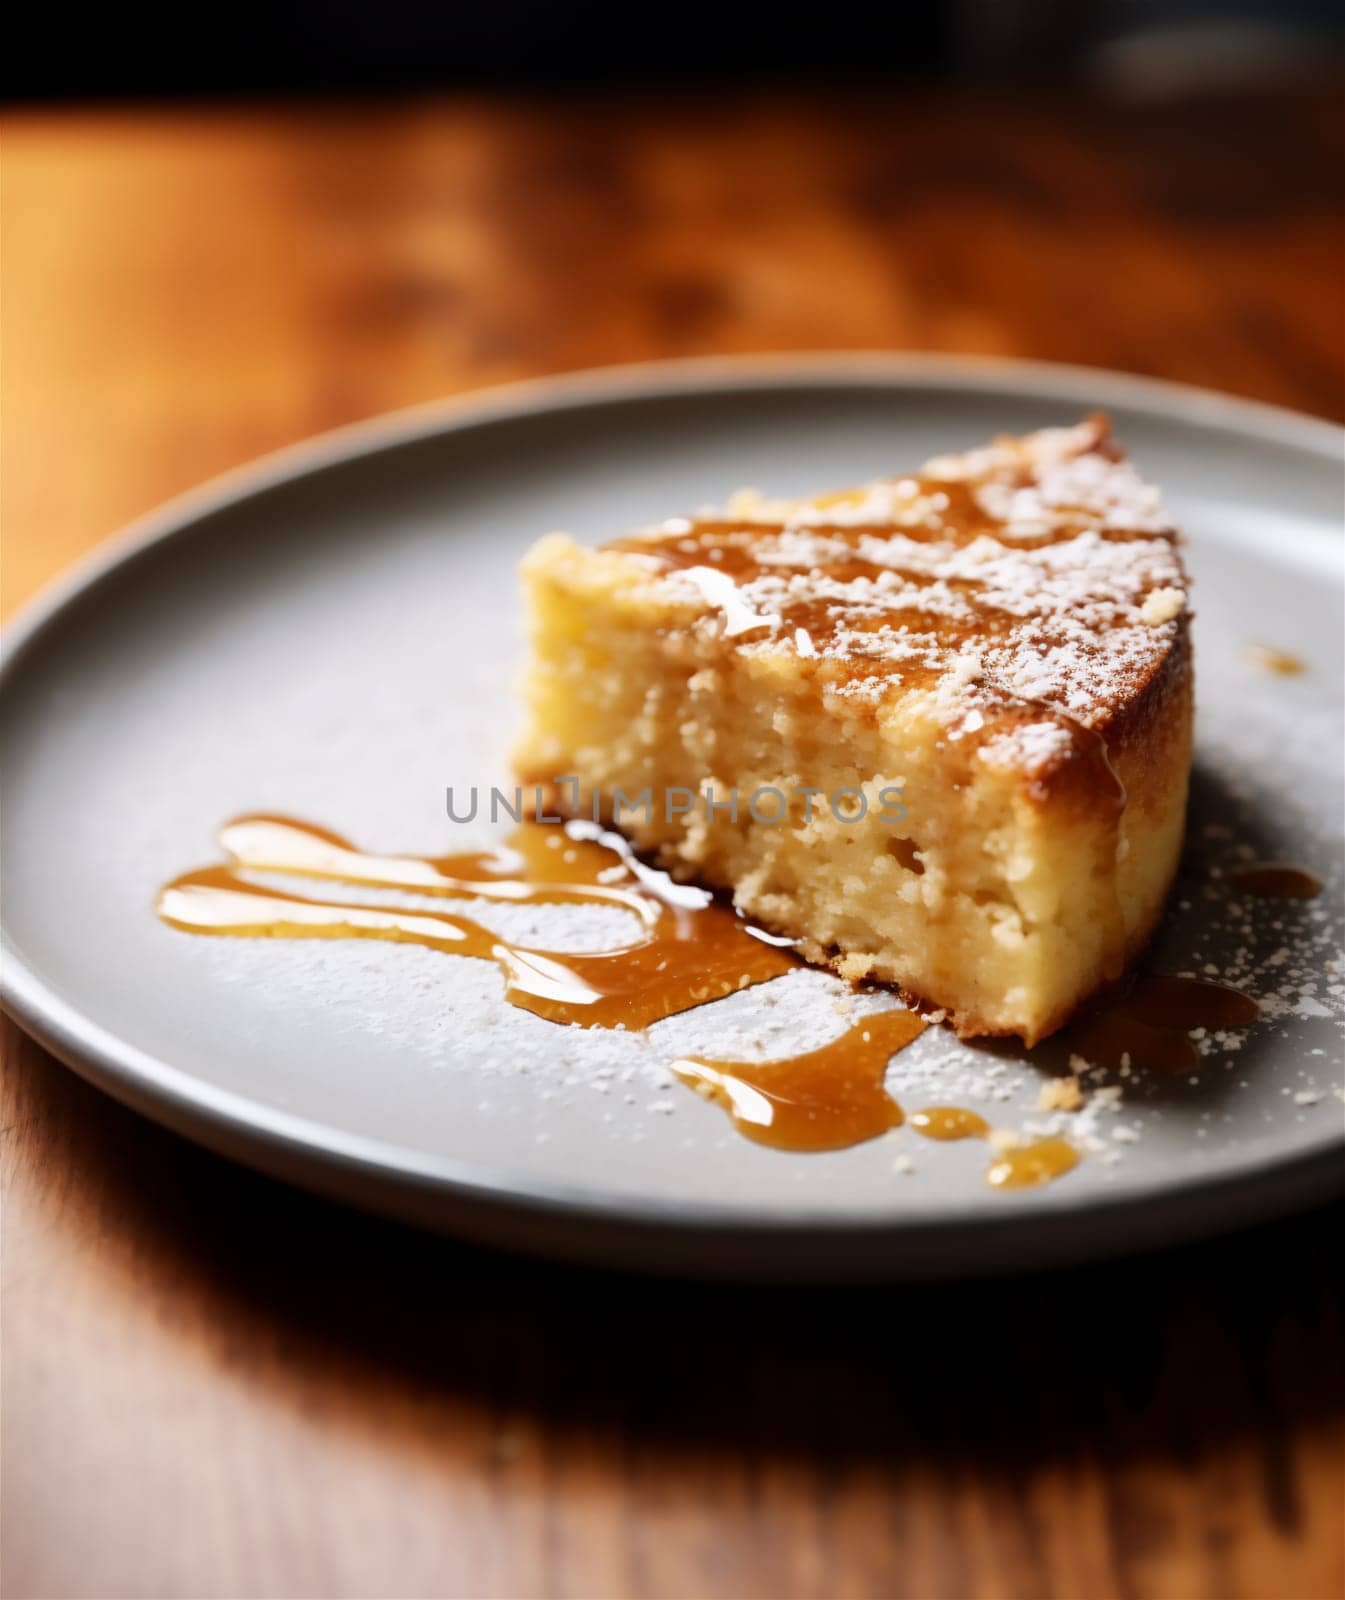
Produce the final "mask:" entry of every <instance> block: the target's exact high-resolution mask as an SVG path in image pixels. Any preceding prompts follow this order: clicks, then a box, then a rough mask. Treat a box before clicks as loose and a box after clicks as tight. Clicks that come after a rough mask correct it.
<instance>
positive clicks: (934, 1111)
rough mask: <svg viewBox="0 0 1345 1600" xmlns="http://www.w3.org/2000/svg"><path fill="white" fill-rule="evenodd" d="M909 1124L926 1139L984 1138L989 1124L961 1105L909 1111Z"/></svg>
mask: <svg viewBox="0 0 1345 1600" xmlns="http://www.w3.org/2000/svg"><path fill="white" fill-rule="evenodd" d="M911 1126H912V1127H913V1128H914V1129H915V1131H916V1132H917V1133H919V1134H923V1135H924V1137H925V1138H926V1139H938V1140H940V1141H947V1140H949V1139H984V1138H985V1136H986V1135H987V1134H988V1133H989V1132H990V1124H989V1123H988V1122H987V1121H986V1120H985V1118H984V1117H982V1116H979V1115H978V1114H977V1113H976V1112H975V1111H965V1110H963V1108H962V1107H961V1106H928V1107H927V1108H926V1109H925V1110H924V1111H913V1112H912V1113H911Z"/></svg>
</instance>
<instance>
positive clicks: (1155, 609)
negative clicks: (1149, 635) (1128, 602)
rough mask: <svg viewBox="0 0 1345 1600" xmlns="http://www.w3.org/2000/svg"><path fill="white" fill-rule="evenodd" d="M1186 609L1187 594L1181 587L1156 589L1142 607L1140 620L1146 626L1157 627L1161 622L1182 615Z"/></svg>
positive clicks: (1169, 620)
mask: <svg viewBox="0 0 1345 1600" xmlns="http://www.w3.org/2000/svg"><path fill="white" fill-rule="evenodd" d="M1185 609H1186V596H1185V595H1184V594H1183V593H1182V591H1181V590H1180V589H1173V588H1171V587H1165V588H1162V589H1155V590H1153V592H1152V593H1151V594H1149V595H1148V596H1147V597H1146V599H1145V601H1144V604H1143V605H1142V606H1141V607H1140V621H1141V622H1142V623H1144V624H1145V626H1146V627H1149V628H1157V627H1158V626H1159V625H1160V624H1161V623H1164V622H1171V621H1172V619H1173V618H1174V617H1179V616H1181V614H1182V612H1183V611H1185Z"/></svg>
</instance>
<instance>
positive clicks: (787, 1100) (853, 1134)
mask: <svg viewBox="0 0 1345 1600" xmlns="http://www.w3.org/2000/svg"><path fill="white" fill-rule="evenodd" d="M927 1026H928V1024H926V1022H925V1021H924V1019H923V1018H921V1017H920V1016H918V1015H917V1014H916V1013H915V1012H913V1011H876V1012H873V1013H871V1014H870V1015H868V1016H866V1017H863V1018H861V1019H860V1020H859V1021H858V1022H856V1023H854V1024H853V1025H852V1026H851V1027H850V1028H848V1029H847V1030H846V1031H845V1032H844V1033H843V1034H841V1035H840V1037H839V1038H836V1039H833V1040H832V1041H831V1043H830V1044H826V1045H823V1046H822V1048H821V1049H820V1050H810V1051H808V1053H807V1054H806V1055H799V1056H792V1057H788V1058H786V1059H783V1060H776V1061H715V1060H707V1059H705V1058H703V1057H700V1056H684V1057H682V1058H681V1059H680V1060H677V1061H674V1062H673V1063H672V1070H673V1071H674V1072H675V1073H676V1074H677V1076H678V1077H679V1078H680V1079H681V1080H682V1082H683V1083H685V1084H688V1085H690V1087H691V1088H693V1089H694V1090H695V1091H696V1092H697V1094H700V1095H702V1096H704V1098H705V1099H707V1100H711V1101H713V1102H714V1103H715V1104H716V1105H719V1106H721V1107H723V1109H724V1110H725V1111H727V1112H728V1114H729V1120H730V1121H731V1122H732V1123H733V1126H734V1127H735V1128H736V1129H737V1130H738V1132H739V1133H741V1134H743V1135H744V1136H745V1137H746V1138H748V1139H751V1140H753V1141H754V1142H755V1143H757V1144H765V1145H771V1146H772V1147H773V1148H775V1149H777V1150H841V1149H844V1148H845V1147H847V1146H848V1145H852V1144H861V1143H863V1142H864V1141H865V1140H866V1139H876V1138H878V1137H879V1136H880V1135H881V1134H884V1133H886V1132H887V1131H888V1130H889V1129H890V1128H897V1127H900V1126H901V1124H902V1122H903V1121H904V1120H905V1117H904V1114H903V1112H902V1109H901V1107H900V1106H899V1105H898V1104H897V1102H896V1101H895V1100H894V1099H893V1098H892V1096H891V1095H890V1094H889V1093H888V1092H887V1089H886V1087H885V1086H884V1077H885V1075H886V1072H887V1064H888V1062H889V1060H890V1059H891V1057H892V1056H893V1055H894V1054H895V1053H896V1052H897V1051H898V1050H901V1049H904V1048H905V1047H906V1045H908V1044H910V1042H911V1041H912V1040H913V1039H915V1038H917V1037H918V1036H919V1035H920V1034H921V1033H923V1032H924V1030H925V1028H926V1027H927ZM910 1124H911V1127H912V1128H913V1129H914V1130H915V1132H916V1133H919V1134H923V1136H924V1137H925V1138H926V1139H937V1140H940V1141H947V1140H952V1139H988V1138H989V1137H990V1134H991V1128H990V1124H989V1123H988V1122H987V1121H986V1120H985V1118H984V1117H982V1116H980V1115H979V1114H978V1113H977V1112H975V1111H968V1110H964V1109H963V1108H962V1107H961V1106H931V1107H929V1108H928V1109H926V1110H924V1111H916V1112H913V1113H912V1115H911V1119H910ZM1078 1161H1079V1153H1078V1151H1077V1150H1076V1149H1075V1148H1074V1146H1073V1145H1071V1144H1069V1143H1068V1142H1067V1141H1066V1140H1064V1139H1059V1138H1049V1139H1037V1140H1033V1141H1030V1142H1028V1143H1025V1144H1022V1145H1015V1146H1012V1147H1011V1148H1009V1149H1007V1150H1005V1151H1002V1152H1001V1153H1000V1154H999V1155H997V1156H996V1158H995V1160H994V1161H992V1163H991V1165H990V1167H989V1169H988V1171H987V1172H986V1182H987V1183H988V1184H989V1185H990V1186H991V1188H994V1189H1027V1188H1031V1187H1034V1186H1035V1185H1036V1184H1039V1183H1047V1182H1049V1181H1050V1180H1051V1179H1053V1178H1058V1177H1062V1176H1063V1175H1064V1174H1065V1173H1066V1172H1069V1171H1070V1170H1071V1169H1072V1168H1073V1167H1075V1166H1076V1165H1077V1164H1078Z"/></svg>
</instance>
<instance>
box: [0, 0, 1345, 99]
mask: <svg viewBox="0 0 1345 1600" xmlns="http://www.w3.org/2000/svg"><path fill="white" fill-rule="evenodd" d="M1342 18H1345V8H1342V7H1341V6H1340V5H1339V4H1338V3H1337V0H942V3H940V0H928V3H924V4H906V5H896V6H890V7H882V8H878V7H872V8H870V7H867V6H866V7H862V8H861V7H859V6H856V5H853V4H852V5H848V6H829V7H818V6H813V7H808V8H799V9H794V8H786V7H781V8H778V9H777V8H770V9H768V8H765V7H759V6H746V5H732V4H719V5H712V4H705V3H682V4H679V5H676V6H642V7H624V8H617V7H608V6H592V5H591V6H582V5H581V6H557V5H535V4H520V3H518V0H483V3H479V4H474V5H460V4H438V5H436V4H432V3H425V0H382V3H379V4H356V3H353V0H327V3H325V4H323V3H318V0H273V3H270V4H259V3H256V0H249V3H244V4H237V5H233V6H230V7H228V8H227V9H206V10H204V11H198V10H194V9H191V10H187V9H183V10H179V11H177V12H170V11H168V10H160V9H159V8H158V7H153V8H151V7H148V6H141V7H139V8H132V9H131V10H129V11H128V10H126V9H124V8H120V7H113V6H101V7H97V8H94V7H87V8H82V14H81V8H77V9H76V11H75V12H74V13H73V14H72V13H71V11H69V10H68V9H67V8H64V7H55V6H52V7H46V8H42V7H37V8H26V10H25V15H24V19H23V22H24V26H23V42H22V44H21V45H18V46H16V45H15V44H14V43H11V46H10V48H9V49H8V50H7V51H6V52H5V62H4V66H3V69H0V70H2V72H3V77H2V78H0V88H2V92H3V93H4V95H5V97H6V98H7V99H9V100H11V101H32V100H52V99H90V98H97V99H107V98H122V97H133V98H144V97H158V96H181V95H201V94H207V95H250V94H273V93H277V92H296V91H297V92H309V93H323V92H331V91H343V92H351V91H355V92H358V91H364V90H367V91H379V90H387V89H395V88H407V89H415V88H437V87H449V88H451V87H459V86H474V85H480V86H498V85H513V84H519V85H545V86H569V85H573V86H575V87H576V88H582V89H589V90H591V89H593V88H597V87H601V86H603V85H605V84H617V83H619V84H621V85H622V86H628V85H631V84H640V83H648V84H664V83H670V82H672V83H680V82H687V81H693V82H700V83H706V84H714V83H715V82H717V81H723V80H725V79H733V80H738V81H741V80H744V79H746V80H755V81H780V80H786V81H792V82H798V83H805V82H807V81H809V80H811V79H814V78H817V77H819V76H825V77H828V78H832V79H837V78H853V79H856V80H864V79H887V80H890V79H892V78H893V77H902V76H905V77H910V78H931V77H951V78H966V77H973V78H974V77H977V76H980V77H986V78H992V77H1013V78H1019V79H1023V78H1026V79H1041V80H1046V81H1059V80H1060V79H1061V78H1065V79H1084V80H1094V81H1096V82H1098V83H1099V84H1100V85H1103V86H1107V85H1110V86H1112V87H1114V88H1116V89H1118V90H1121V91H1133V92H1144V93H1149V94H1159V95H1170V94H1173V93H1181V92H1187V91H1191V90H1200V89H1206V88H1229V87H1241V86H1245V85H1246V84H1248V83H1255V82H1264V81H1266V80H1268V79H1277V80H1280V81H1283V80H1284V79H1286V78H1289V77H1293V76H1298V75H1303V76H1307V75H1310V74H1312V73H1314V72H1316V71H1318V70H1320V69H1321V68H1322V66H1323V65H1324V64H1325V63H1326V62H1328V61H1329V60H1330V59H1331V58H1333V57H1334V58H1336V59H1339V57H1340V53H1341V49H1342V37H1343V34H1345V24H1343V22H1342Z"/></svg>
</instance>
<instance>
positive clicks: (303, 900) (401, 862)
mask: <svg viewBox="0 0 1345 1600" xmlns="http://www.w3.org/2000/svg"><path fill="white" fill-rule="evenodd" d="M220 843H221V845H222V846H223V847H224V851H225V854H226V855H227V856H228V857H229V860H228V862H227V863H225V864H224V865H221V866H213V867H203V868H200V869H198V870H197V871H195V872H186V873H183V874H182V876H181V877H178V878H174V879H173V880H172V882H171V883H169V884H167V885H165V887H164V888H163V889H162V890H161V891H160V894H159V898H158V901H157V903H156V909H157V911H158V913H159V915H160V916H161V917H162V918H163V920H164V921H165V922H167V923H169V924H171V925H172V926H173V927H175V928H181V929H184V930H185V931H186V932H188V933H202V934H216V935H232V936H235V937H242V938H257V937H262V938H277V939H384V940H391V941H393V942H395V943H399V944H418V945H423V946H424V947H426V948H427V949H431V950H438V951H441V952H442V953H443V954H445V955H454V956H477V957H480V958H483V959H485V960H488V961H494V962H495V964H496V965H497V966H498V967H499V968H500V971H501V972H502V973H503V974H504V979H505V998H506V999H507V1000H508V1001H509V1003H510V1004H511V1005H515V1006H519V1007H521V1008H522V1009H523V1010H525V1011H531V1012H533V1013H534V1014H535V1015H536V1016H539V1017H545V1018H546V1019H547V1021H549V1022H565V1023H571V1022H577V1023H579V1024H580V1025H581V1026H582V1027H586V1028H590V1027H597V1028H615V1027H618V1026H625V1027H627V1028H635V1029H639V1028H647V1027H648V1026H649V1025H650V1024H651V1023H654V1022H659V1021H661V1020H662V1019H663V1018H664V1017H671V1016H674V1015H676V1014H677V1013H678V1012H681V1011H687V1010H690V1009H691V1008H692V1007H693V1006H699V1005H704V1004H706V1003H707V1002H708V1001H710V1000H718V999H721V998H723V996H725V995H728V994H733V993H734V992H735V991H736V990H738V989H746V988H749V987H750V986H752V985H753V984H758V983H765V982H766V981H767V979H769V978H775V977H779V976H780V975H781V974H782V973H784V972H787V971H789V969H790V968H791V967H792V966H794V964H795V961H794V957H793V956H791V955H790V954H789V952H788V951H787V950H786V949H784V948H782V947H781V946H780V945H779V944H778V943H776V942H772V941H771V940H770V938H769V936H768V935H764V934H760V933H758V932H757V931H756V930H754V929H753V928H752V927H751V926H750V925H749V924H748V923H746V922H743V921H742V920H741V919H740V918H738V917H737V916H735V915H734V913H733V912H732V911H731V910H730V909H729V908H728V907H727V906H725V905H723V904H721V903H720V902H718V901H716V900H714V899H713V897H712V896H710V895H709V894H708V893H706V892H705V891H704V890H701V889H694V888H686V887H683V886H682V885H679V884H675V883H673V882H672V880H671V879H670V878H667V877H666V876H665V875H664V874H662V873H658V872H655V871H653V870H652V869H651V868H648V867H646V866H645V865H644V864H643V863H642V862H639V861H638V860H637V859H636V858H635V857H634V856H633V855H632V854H631V852H630V851H629V850H628V849H626V848H624V841H620V840H619V838H618V836H617V835H615V834H609V833H603V832H601V830H599V829H597V828H596V827H593V826H592V825H590V824H586V823H582V822H581V823H570V824H568V826H567V827H566V828H564V829H562V828H560V827H548V826H543V825H541V824H538V823H524V824H523V825H522V827H520V828H519V829H518V830H517V831H516V832H515V833H514V834H513V835H511V837H510V839H509V841H508V844H507V845H506V846H505V847H504V848H503V849H500V850H492V851H480V852H473V853H471V854H466V855H449V856H384V855H373V854H368V853H366V852H364V851H362V850H359V849H357V848H356V847H355V846H354V845H352V844H351V843H350V842H349V841H348V840H346V839H343V838H342V837H341V836H340V835H339V834H335V833H331V832H329V831H328V830H327V829H325V828H319V827H315V826H314V825H313V824H311V823H306V822H297V821H294V820H292V819H290V818H287V817H277V816H270V815H264V814H258V815H252V816H245V817H239V818H237V819H236V820H235V821H233V822H231V823H228V824H227V825H226V826H225V827H224V828H223V829H221V831H220ZM257 872H282V873H287V874H292V875H296V876H300V877H311V878H317V879H327V880H330V881H335V882H339V883H346V884H354V885H359V886H364V887H370V888H379V889H394V890H402V891H409V892H412V893H415V894H418V895H433V896H436V897H440V896H441V897H444V898H448V899H453V900H489V901H496V902H507V903H509V904H513V905H548V904H576V905H597V906H609V907H610V906H615V907H617V908H619V909H621V910H623V911H628V912H630V913H631V914H632V915H633V916H634V917H635V918H636V919H637V920H638V924H639V926H638V928H637V929H636V930H635V931H634V932H633V934H632V937H631V938H630V940H629V941H628V942H627V943H625V944H622V945H619V946H617V947H615V948H613V949H609V950H602V951H598V952H594V953H586V954H572V953H570V952H562V951H555V950H538V949H532V948H529V947H527V946H523V945H518V944H514V943H512V942H510V941H509V940H507V939H503V938H501V937H500V935H498V934H496V933H493V932H491V931H490V929H488V928H484V927H482V926H481V924H480V923H477V922H473V921H472V920H471V919H470V918H469V917H466V916H462V915H459V914H458V913H457V912H452V911H431V910H407V909H402V908H399V907H393V906H381V905H367V904H357V903H356V904H352V903H350V902H348V901H342V900H324V899H317V898H309V897H307V896H304V895H299V894H295V893H292V892H290V891H288V890H281V889H273V888H269V887H266V886H264V885H262V884H259V883H256V882H254V881H252V880H251V879H250V878H249V877H248V876H247V875H248V874H249V873H257Z"/></svg>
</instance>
